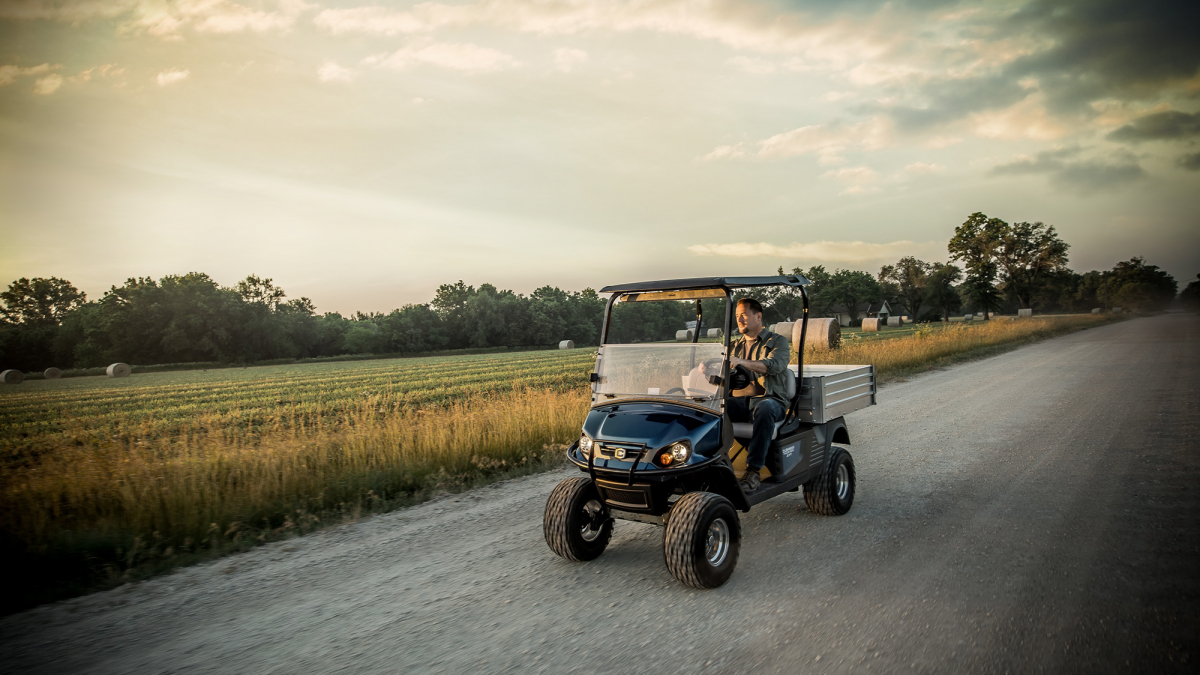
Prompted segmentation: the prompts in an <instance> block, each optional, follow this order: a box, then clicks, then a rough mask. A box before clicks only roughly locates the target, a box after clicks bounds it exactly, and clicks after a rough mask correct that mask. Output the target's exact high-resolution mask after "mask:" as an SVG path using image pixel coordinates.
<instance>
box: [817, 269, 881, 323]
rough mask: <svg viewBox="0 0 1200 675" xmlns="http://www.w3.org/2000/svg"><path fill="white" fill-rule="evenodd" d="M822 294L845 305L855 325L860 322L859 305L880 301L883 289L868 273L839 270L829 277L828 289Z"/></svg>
mask: <svg viewBox="0 0 1200 675" xmlns="http://www.w3.org/2000/svg"><path fill="white" fill-rule="evenodd" d="M822 293H823V294H824V295H826V296H827V297H828V298H829V299H830V300H832V301H833V302H840V303H841V304H843V305H845V306H846V313H847V314H849V315H850V322H851V323H855V322H857V321H858V305H859V303H862V302H873V301H876V300H878V299H879V298H880V296H881V295H882V293H883V289H882V288H881V287H880V286H879V282H877V281H875V278H874V277H872V276H871V275H870V274H868V273H866V272H857V271H853V270H838V271H836V272H834V273H833V275H832V276H830V277H829V281H828V284H827V287H826V288H825V289H824V290H823V291H822Z"/></svg>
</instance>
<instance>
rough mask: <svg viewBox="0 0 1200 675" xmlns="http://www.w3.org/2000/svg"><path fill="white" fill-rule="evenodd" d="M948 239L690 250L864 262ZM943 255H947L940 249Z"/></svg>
mask: <svg viewBox="0 0 1200 675" xmlns="http://www.w3.org/2000/svg"><path fill="white" fill-rule="evenodd" d="M945 246H946V244H945V242H937V241H930V242H922V243H916V242H912V241H908V240H903V241H893V242H890V243H886V244H873V243H869V242H865V241H815V242H811V243H807V244H800V243H793V244H788V245H786V246H780V245H778V244H771V243H767V242H758V243H747V242H739V243H736V244H694V245H692V246H689V247H687V250H688V251H689V252H691V253H693V254H695V255H700V256H721V257H726V258H790V259H794V260H813V261H825V262H840V263H864V262H869V261H875V260H890V259H896V258H900V257H902V256H905V255H923V256H926V257H928V256H931V255H932V256H937V255H939V251H943V250H944V249H945ZM940 255H944V253H941V254H940Z"/></svg>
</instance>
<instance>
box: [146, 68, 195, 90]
mask: <svg viewBox="0 0 1200 675" xmlns="http://www.w3.org/2000/svg"><path fill="white" fill-rule="evenodd" d="M191 74H192V71H190V70H180V69H178V68H170V69H168V70H164V71H162V72H161V73H159V74H158V75H157V76H156V77H155V78H154V81H155V82H158V86H160V87H169V86H171V85H172V84H178V83H180V82H183V81H184V80H186V79H188V77H189V76H190V75H191Z"/></svg>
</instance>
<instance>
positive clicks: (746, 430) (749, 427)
mask: <svg viewBox="0 0 1200 675" xmlns="http://www.w3.org/2000/svg"><path fill="white" fill-rule="evenodd" d="M781 426H783V420H780V421H778V422H776V423H775V431H774V432H772V433H771V440H775V437H777V436H778V435H779V427H781ZM753 435H754V425H753V424H751V423H749V422H734V423H733V437H734V438H738V439H742V438H745V439H749V438H750V437H751V436H753Z"/></svg>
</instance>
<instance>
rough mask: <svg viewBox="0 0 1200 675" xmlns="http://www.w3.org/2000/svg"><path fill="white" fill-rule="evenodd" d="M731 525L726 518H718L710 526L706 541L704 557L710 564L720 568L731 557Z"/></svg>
mask: <svg viewBox="0 0 1200 675" xmlns="http://www.w3.org/2000/svg"><path fill="white" fill-rule="evenodd" d="M729 538H730V537H729V524H728V523H726V522H725V519H724V518H717V519H715V520H713V521H712V522H711V523H709V525H708V534H707V536H706V538H705V541H704V557H705V558H707V559H708V564H710V565H712V566H713V567H720V566H721V563H723V562H725V556H727V555H729Z"/></svg>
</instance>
